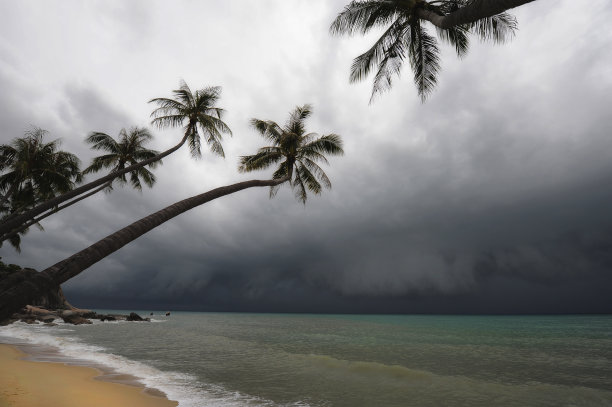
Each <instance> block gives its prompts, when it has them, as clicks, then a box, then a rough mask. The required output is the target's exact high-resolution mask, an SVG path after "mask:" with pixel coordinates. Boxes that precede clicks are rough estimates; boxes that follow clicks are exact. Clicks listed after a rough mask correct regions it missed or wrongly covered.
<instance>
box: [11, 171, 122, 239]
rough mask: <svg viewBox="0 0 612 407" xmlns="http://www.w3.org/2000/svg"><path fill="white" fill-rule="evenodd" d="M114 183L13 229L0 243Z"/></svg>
mask: <svg viewBox="0 0 612 407" xmlns="http://www.w3.org/2000/svg"><path fill="white" fill-rule="evenodd" d="M112 183H113V182H112V181H109V182H107V183H106V184H104V185H102V186H101V187H100V188H98V189H94V190H93V191H91V192H89V193H87V194H85V195H82V196H80V197H78V198H77V199H74V200H72V201H70V202H68V203H67V204H64V205H61V206H59V207H57V208H56V209H53V210H50V211H49V212H47V213H45V214H43V215H41V216H39V217H37V218H34V219H32V220H30V221H28V222H26V223H24V224H23V225H21V226H20V227H18V228H17V229H13V231H12V232H9V233H7V234H5V235H3V236H2V237H0V242H4V241H5V240H8V239H10V238H11V237H13V236H15V235H16V234H17V233H21V232H23V231H24V230H26V229H27V228H29V227H30V226H32V225H34V224H36V223H38V222H40V221H41V220H43V219H45V218H47V217H49V216H51V215H53V214H54V213H58V212H59V211H61V210H62V209H65V208H67V207H69V206H72V205H74V204H75V203H77V202H79V201H82V200H83V199H85V198H89V197H90V196H92V195H95V194H97V193H98V192H100V191H102V190H104V189H105V188H107V187H109V186H110V185H111V184H112Z"/></svg>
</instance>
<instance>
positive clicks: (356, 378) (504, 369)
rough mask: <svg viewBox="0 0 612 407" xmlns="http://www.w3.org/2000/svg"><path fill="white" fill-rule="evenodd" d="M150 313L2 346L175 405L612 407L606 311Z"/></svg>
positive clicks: (14, 329)
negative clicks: (100, 370) (103, 376)
mask: <svg viewBox="0 0 612 407" xmlns="http://www.w3.org/2000/svg"><path fill="white" fill-rule="evenodd" d="M141 315H148V312H146V313H145V312H142V313H141ZM153 318H154V322H152V323H127V322H120V323H96V324H94V325H89V326H71V325H59V326H56V327H45V326H41V325H38V326H26V325H25V324H16V325H15V324H14V325H12V326H9V327H2V328H0V342H12V343H15V342H18V343H22V344H23V343H29V344H36V345H37V346H38V347H39V349H42V350H43V351H44V349H47V351H48V349H50V348H49V347H56V348H59V349H60V352H61V357H63V358H78V359H82V361H85V362H84V363H97V364H102V365H106V366H109V367H111V368H114V369H115V370H117V371H118V372H125V373H130V374H132V375H135V376H137V377H139V378H140V379H141V381H142V382H143V383H144V384H146V385H148V386H150V387H156V388H159V389H161V390H162V391H164V392H166V393H167V394H168V396H169V397H170V398H171V399H175V400H178V401H179V403H180V404H179V405H180V406H487V407H490V406H612V316H382V315H292V314H227V313H173V314H172V315H171V316H169V317H165V316H160V315H156V316H154V317H153ZM40 346H43V348H41V347H40ZM45 347H46V348H45Z"/></svg>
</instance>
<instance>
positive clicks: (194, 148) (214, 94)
mask: <svg viewBox="0 0 612 407" xmlns="http://www.w3.org/2000/svg"><path fill="white" fill-rule="evenodd" d="M172 93H173V94H174V99H171V98H155V99H151V100H150V101H149V103H156V104H157V105H158V107H157V108H156V109H155V110H153V113H151V117H153V118H154V119H153V121H152V122H151V123H152V124H154V125H155V126H157V127H159V128H166V127H177V126H183V128H184V132H185V133H184V134H185V136H186V137H187V141H188V143H189V149H190V151H191V155H192V156H193V157H194V158H199V157H201V156H202V151H201V140H200V132H201V133H202V136H203V137H204V139H205V140H206V143H207V144H208V146H209V147H210V150H211V151H212V152H213V153H214V154H217V155H219V156H221V157H225V153H224V152H223V146H222V145H221V141H222V139H223V136H222V133H227V134H229V135H230V136H231V135H232V132H231V130H230V128H229V126H228V125H227V124H225V123H224V122H223V120H221V117H222V116H223V112H224V111H223V109H221V108H219V107H216V106H215V104H216V103H217V101H218V100H219V98H220V97H221V87H220V86H211V87H207V88H204V89H199V90H196V91H195V92H192V91H191V89H190V88H189V86H187V84H186V83H185V82H184V81H181V86H180V87H179V89H176V90H173V91H172Z"/></svg>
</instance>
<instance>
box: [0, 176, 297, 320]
mask: <svg viewBox="0 0 612 407" xmlns="http://www.w3.org/2000/svg"><path fill="white" fill-rule="evenodd" d="M288 180H289V178H288V177H285V178H281V179H277V180H251V181H244V182H239V183H237V184H232V185H227V186H224V187H220V188H216V189H213V190H210V191H208V192H205V193H203V194H200V195H196V196H192V197H191V198H187V199H184V200H182V201H179V202H176V203H175V204H172V205H170V206H167V207H166V208H164V209H162V210H160V211H157V212H155V213H153V214H151V215H149V216H146V217H144V218H142V219H140V220H138V221H136V222H134V223H132V224H131V225H129V226H127V227H125V228H123V229H121V230H119V231H117V232H115V233H113V234H111V235H108V236H107V237H105V238H104V239H102V240H99V241H98V242H96V243H94V244H92V245H91V246H89V247H88V248H86V249H84V250H81V251H80V252H78V253H76V254H73V255H72V256H70V257H68V258H67V259H64V260H62V261H60V262H59V263H57V264H54V265H53V266H51V267H49V268H47V269H45V270H43V271H41V272H40V273H36V275H35V276H33V277H31V278H28V279H25V280H24V281H19V282H17V283H15V282H12V283H11V282H6V283H5V282H4V281H0V322H1V321H3V320H6V319H8V318H9V317H10V315H11V314H13V313H14V312H16V311H18V310H19V309H20V308H22V307H24V306H25V305H27V304H28V303H29V302H31V301H32V300H34V299H35V298H36V297H37V296H40V295H41V294H44V293H45V290H47V289H49V288H50V287H54V286H55V287H57V286H58V285H60V284H62V283H64V282H66V281H68V280H69V279H71V278H72V277H74V276H76V275H78V274H79V273H81V272H82V271H83V270H85V269H87V268H88V267H90V266H91V265H93V264H95V263H97V262H98V261H100V260H102V259H103V258H105V257H106V256H108V255H109V254H111V253H114V252H115V251H117V250H119V249H120V248H122V247H123V246H125V245H126V244H128V243H130V242H132V241H134V240H136V239H137V238H139V237H140V236H142V235H144V234H145V233H147V232H148V231H150V230H152V229H154V228H156V227H157V226H159V225H161V224H162V223H164V222H167V221H168V220H170V219H172V218H174V217H176V216H178V215H180V214H182V213H184V212H186V211H188V210H190V209H193V208H195V207H196V206H200V205H202V204H205V203H206V202H209V201H212V200H214V199H217V198H220V197H222V196H225V195H229V194H233V193H234V192H238V191H242V190H243V189H247V188H253V187H266V186H270V187H271V186H275V185H279V184H282V183H283V182H286V181H288Z"/></svg>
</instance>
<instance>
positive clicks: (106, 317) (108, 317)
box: [98, 315, 117, 322]
mask: <svg viewBox="0 0 612 407" xmlns="http://www.w3.org/2000/svg"><path fill="white" fill-rule="evenodd" d="M98 319H99V320H100V321H102V322H104V321H116V320H117V318H115V317H114V316H112V315H98Z"/></svg>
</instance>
